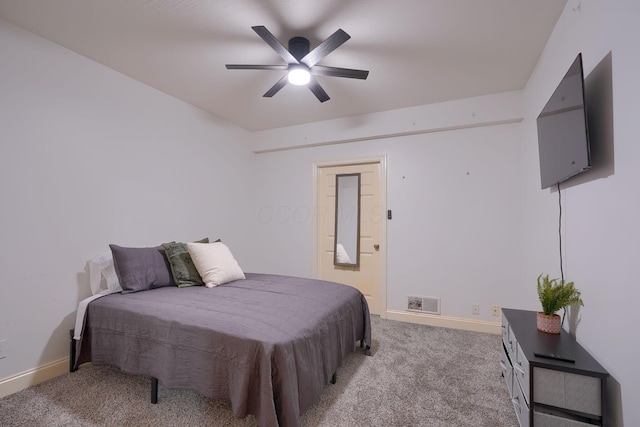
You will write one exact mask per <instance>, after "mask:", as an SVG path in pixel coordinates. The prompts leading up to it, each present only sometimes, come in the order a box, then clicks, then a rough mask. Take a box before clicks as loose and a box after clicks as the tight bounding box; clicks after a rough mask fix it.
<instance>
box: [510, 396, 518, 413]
mask: <svg viewBox="0 0 640 427" xmlns="http://www.w3.org/2000/svg"><path fill="white" fill-rule="evenodd" d="M511 402H512V403H513V404H514V405H515V406H517V407H518V411H519V410H520V399H519V398H518V396H516V397H514V398H513V399H511Z"/></svg>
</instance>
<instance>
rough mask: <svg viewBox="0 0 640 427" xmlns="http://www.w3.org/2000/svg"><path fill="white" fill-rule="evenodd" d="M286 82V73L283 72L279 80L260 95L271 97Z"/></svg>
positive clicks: (287, 81)
mask: <svg viewBox="0 0 640 427" xmlns="http://www.w3.org/2000/svg"><path fill="white" fill-rule="evenodd" d="M287 83H289V79H288V75H287V74H285V75H284V76H283V77H282V78H281V79H280V80H278V81H277V82H276V84H274V85H273V86H271V89H269V90H268V91H266V92H265V94H264V95H262V96H263V97H265V98H271V97H272V96H273V95H275V94H276V93H278V92H279V91H280V89H282V88H283V87H285V86H286V85H287Z"/></svg>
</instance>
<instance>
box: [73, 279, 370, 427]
mask: <svg viewBox="0 0 640 427" xmlns="http://www.w3.org/2000/svg"><path fill="white" fill-rule="evenodd" d="M357 341H360V344H361V347H364V351H365V352H367V353H369V348H370V346H371V327H370V317H369V309H368V306H367V302H366V300H365V298H364V296H363V295H362V294H361V293H360V292H359V291H358V290H357V289H355V288H352V287H350V286H346V285H341V284H338V283H333V282H326V281H321V280H313V279H304V278H295V277H289V276H279V275H268V274H252V273H246V278H245V279H244V280H237V281H233V282H231V283H227V284H225V285H223V286H217V287H215V288H206V287H204V286H192V287H185V288H179V287H177V286H167V287H159V288H156V289H149V290H145V291H143V292H135V293H128V294H125V293H113V294H110V295H106V296H103V297H101V298H98V299H95V300H94V301H92V302H90V303H89V304H88V306H87V309H86V313H85V314H84V322H83V326H82V334H81V338H80V339H79V340H77V341H76V343H75V344H74V347H73V346H72V348H73V349H74V350H75V356H74V357H73V358H72V361H73V362H72V363H73V365H72V366H71V367H72V368H73V369H77V368H78V366H79V365H80V364H82V363H85V362H92V363H93V364H95V365H113V366H117V367H119V368H120V369H121V370H123V371H124V372H127V373H131V374H140V375H147V376H151V377H152V378H153V381H155V383H154V384H155V386H156V392H157V384H158V381H159V383H160V384H161V385H162V386H163V387H167V388H183V389H191V390H194V391H196V392H198V393H200V394H202V395H204V396H208V397H212V398H221V399H228V400H230V401H231V404H232V408H233V413H234V416H236V417H238V418H243V417H245V416H246V415H248V414H253V415H255V416H256V418H257V420H258V423H259V425H260V426H278V425H279V426H298V425H300V417H301V415H302V414H303V413H304V412H305V411H306V410H307V409H308V408H309V407H311V406H312V405H313V404H314V403H315V402H316V401H317V400H318V399H319V397H320V395H321V394H322V391H323V388H324V386H325V385H326V384H328V383H329V382H330V380H331V379H332V377H333V378H334V379H335V372H336V370H337V369H338V368H339V367H340V365H341V363H342V359H343V358H344V357H345V356H346V355H347V354H348V353H350V352H352V351H354V350H355V349H356V342H357ZM153 393H154V391H152V396H153ZM152 400H153V397H152Z"/></svg>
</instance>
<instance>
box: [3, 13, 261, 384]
mask: <svg viewBox="0 0 640 427" xmlns="http://www.w3.org/2000/svg"><path fill="white" fill-rule="evenodd" d="M0 58H2V60H0V94H1V95H0V139H1V141H0V198H1V200H2V202H1V203H2V204H1V208H0V212H1V213H0V215H1V219H0V242H2V246H1V248H0V271H2V278H1V279H0V339H6V343H5V347H4V350H5V355H6V358H4V359H1V360H0V380H2V379H3V378H7V377H9V376H13V375H15V374H17V373H20V372H23V371H26V370H30V369H33V368H35V367H38V366H41V365H44V364H47V363H50V362H53V361H56V360H59V359H62V358H64V357H67V356H68V330H69V329H71V328H72V327H73V322H74V316H75V311H76V308H77V304H78V301H79V300H80V299H81V298H84V297H85V296H87V294H88V293H89V287H88V278H87V272H86V270H85V262H86V260H87V259H88V258H90V257H92V256H94V255H96V254H98V253H101V252H105V251H108V250H109V248H108V244H109V243H117V244H121V245H125V246H126V245H130V246H155V245H158V244H160V243H162V242H165V241H171V240H190V239H199V238H201V237H204V236H209V237H210V238H218V237H221V238H222V239H224V240H225V241H226V242H227V243H228V244H229V245H230V246H231V247H232V250H234V253H235V254H236V255H237V256H238V257H239V259H240V260H242V259H244V258H246V256H245V253H247V252H248V250H247V249H243V248H247V247H248V245H247V244H246V241H243V239H245V236H244V233H243V229H244V228H245V226H246V224H247V222H248V219H249V216H248V212H249V210H248V203H249V200H250V199H251V197H250V196H248V193H249V191H251V189H250V187H249V186H248V178H247V176H246V170H247V165H249V164H250V161H251V157H252V156H254V154H252V153H251V152H250V151H249V150H248V145H247V144H248V143H247V139H248V137H247V132H245V131H244V130H241V129H239V128H237V127H235V126H233V125H231V124H229V123H226V122H224V121H222V120H220V119H217V118H215V117H214V116H212V115H210V114H207V113H205V112H203V111H201V110H198V109H196V108H194V107H192V106H189V105H187V104H185V103H183V102H181V101H178V100H176V99H174V98H171V97H169V96H167V95H165V94H162V93H160V92H158V91H156V90H154V89H152V88H149V87H147V86H144V85H141V84H140V83H138V82H135V81H133V80H132V79H130V78H128V77H126V76H123V75H121V74H119V73H117V72H114V71H113V70H110V69H108V68H105V67H103V66H102V65H100V64H97V63H95V62H93V61H91V60H88V59H86V58H84V57H82V56H79V55H77V54H75V53H73V52H71V51H68V50H66V49H63V48H61V47H60V46H57V45H55V44H52V43H50V42H48V41H45V40H43V39H41V38H38V37H36V36H35V35H33V34H31V33H28V32H25V31H23V30H20V29H18V28H17V27H15V26H13V25H11V24H8V23H7V22H6V21H2V20H0ZM247 238H248V237H247Z"/></svg>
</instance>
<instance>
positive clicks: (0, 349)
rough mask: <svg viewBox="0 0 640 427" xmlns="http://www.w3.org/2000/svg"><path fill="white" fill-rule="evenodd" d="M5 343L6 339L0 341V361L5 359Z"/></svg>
mask: <svg viewBox="0 0 640 427" xmlns="http://www.w3.org/2000/svg"><path fill="white" fill-rule="evenodd" d="M6 342H7V340H6V339H1V340H0V359H4V358H5V354H4V344H5V343H6Z"/></svg>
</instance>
